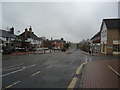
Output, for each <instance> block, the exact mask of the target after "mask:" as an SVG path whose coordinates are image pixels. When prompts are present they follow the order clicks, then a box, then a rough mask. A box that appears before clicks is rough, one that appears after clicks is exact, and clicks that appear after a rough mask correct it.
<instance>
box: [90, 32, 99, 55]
mask: <svg viewBox="0 0 120 90" xmlns="http://www.w3.org/2000/svg"><path fill="white" fill-rule="evenodd" d="M90 41H91V49H92V50H93V52H95V53H100V43H101V33H100V32H98V33H97V34H95V35H94V36H93V37H92V38H91V39H90ZM92 50H91V51H92Z"/></svg>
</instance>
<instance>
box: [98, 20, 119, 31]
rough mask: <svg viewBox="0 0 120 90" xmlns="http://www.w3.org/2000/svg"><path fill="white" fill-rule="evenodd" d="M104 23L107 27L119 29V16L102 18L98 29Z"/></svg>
mask: <svg viewBox="0 0 120 90" xmlns="http://www.w3.org/2000/svg"><path fill="white" fill-rule="evenodd" d="M104 24H105V25H106V27H107V29H120V18H116V19H103V21H102V25H101V28H100V31H102V27H103V25H104Z"/></svg>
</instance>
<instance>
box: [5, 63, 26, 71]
mask: <svg viewBox="0 0 120 90" xmlns="http://www.w3.org/2000/svg"><path fill="white" fill-rule="evenodd" d="M23 64H24V63H20V64H15V65H12V66H9V67H5V68H3V70H4V69H7V68H12V67H15V66H19V65H23Z"/></svg>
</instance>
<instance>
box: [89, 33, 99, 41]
mask: <svg viewBox="0 0 120 90" xmlns="http://www.w3.org/2000/svg"><path fill="white" fill-rule="evenodd" d="M98 36H100V32H98V33H97V34H95V35H94V36H93V37H92V38H91V40H92V39H94V38H96V37H98Z"/></svg>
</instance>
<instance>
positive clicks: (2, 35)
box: [0, 29, 16, 38]
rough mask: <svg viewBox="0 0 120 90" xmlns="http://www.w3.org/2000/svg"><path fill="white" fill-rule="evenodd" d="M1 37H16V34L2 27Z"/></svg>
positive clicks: (0, 30)
mask: <svg viewBox="0 0 120 90" xmlns="http://www.w3.org/2000/svg"><path fill="white" fill-rule="evenodd" d="M0 37H8V38H16V35H15V34H12V33H10V32H9V31H5V30H2V29H0Z"/></svg>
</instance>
